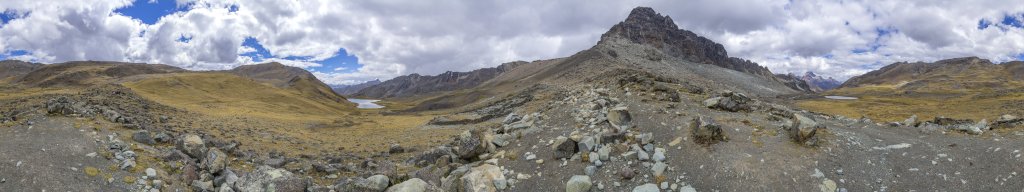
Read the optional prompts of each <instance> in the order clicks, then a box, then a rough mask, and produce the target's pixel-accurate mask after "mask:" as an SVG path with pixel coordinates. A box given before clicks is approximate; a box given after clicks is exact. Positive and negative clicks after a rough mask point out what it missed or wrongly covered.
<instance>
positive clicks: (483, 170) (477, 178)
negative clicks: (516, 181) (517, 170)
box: [459, 164, 505, 192]
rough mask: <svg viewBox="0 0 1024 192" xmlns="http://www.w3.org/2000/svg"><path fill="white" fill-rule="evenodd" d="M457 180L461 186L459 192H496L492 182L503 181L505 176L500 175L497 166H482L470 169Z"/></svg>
mask: <svg viewBox="0 0 1024 192" xmlns="http://www.w3.org/2000/svg"><path fill="white" fill-rule="evenodd" d="M459 180H460V182H461V186H462V190H461V191H464V192H483V191H497V190H498V189H497V188H496V187H495V186H494V181H495V180H505V175H503V174H502V173H501V168H498V166H494V165H491V164H483V165H480V166H478V167H475V168H473V169H470V170H469V172H467V173H466V174H465V175H463V176H462V177H461V178H460V179H459Z"/></svg>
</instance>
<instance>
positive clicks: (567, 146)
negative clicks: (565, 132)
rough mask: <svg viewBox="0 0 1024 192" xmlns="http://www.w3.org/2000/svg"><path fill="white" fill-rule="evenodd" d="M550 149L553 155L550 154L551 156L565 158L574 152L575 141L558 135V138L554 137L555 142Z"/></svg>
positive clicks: (575, 148)
mask: <svg viewBox="0 0 1024 192" xmlns="http://www.w3.org/2000/svg"><path fill="white" fill-rule="evenodd" d="M551 150H553V151H554V155H553V156H552V157H553V158H555V159H563V158H566V159H567V158H569V157H572V155H573V154H576V150H577V147H576V141H573V140H572V139H569V138H566V137H562V136H559V137H558V138H555V142H554V143H553V144H552V145H551Z"/></svg>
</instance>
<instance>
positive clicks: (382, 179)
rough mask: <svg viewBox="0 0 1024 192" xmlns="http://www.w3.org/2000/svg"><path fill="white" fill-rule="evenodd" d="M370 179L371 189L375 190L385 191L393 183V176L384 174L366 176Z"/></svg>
mask: <svg viewBox="0 0 1024 192" xmlns="http://www.w3.org/2000/svg"><path fill="white" fill-rule="evenodd" d="M366 180H367V181H369V184H370V187H371V188H370V189H372V190H373V191H384V190H386V189H387V188H388V185H390V184H391V178H388V176H384V175H374V176H370V177H367V178H366Z"/></svg>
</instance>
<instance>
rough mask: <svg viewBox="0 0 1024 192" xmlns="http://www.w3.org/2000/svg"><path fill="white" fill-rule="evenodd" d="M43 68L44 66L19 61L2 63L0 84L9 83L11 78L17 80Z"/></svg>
mask: <svg viewBox="0 0 1024 192" xmlns="http://www.w3.org/2000/svg"><path fill="white" fill-rule="evenodd" d="M42 66H43V65H42V64H38V63H29V62H24V61H18V60H4V61H0V82H4V81H8V80H9V78H10V79H16V78H18V77H20V76H22V75H25V74H28V73H29V72H32V71H34V70H36V69H38V68H40V67H42Z"/></svg>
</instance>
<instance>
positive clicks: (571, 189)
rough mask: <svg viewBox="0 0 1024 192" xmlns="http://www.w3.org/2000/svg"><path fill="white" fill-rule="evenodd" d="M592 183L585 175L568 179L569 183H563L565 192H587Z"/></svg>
mask: <svg viewBox="0 0 1024 192" xmlns="http://www.w3.org/2000/svg"><path fill="white" fill-rule="evenodd" d="M591 186H592V183H591V182H590V177H589V176H586V175H575V176H572V178H570V179H569V182H566V183H565V191H566V192H587V191H590V187H591Z"/></svg>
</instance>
